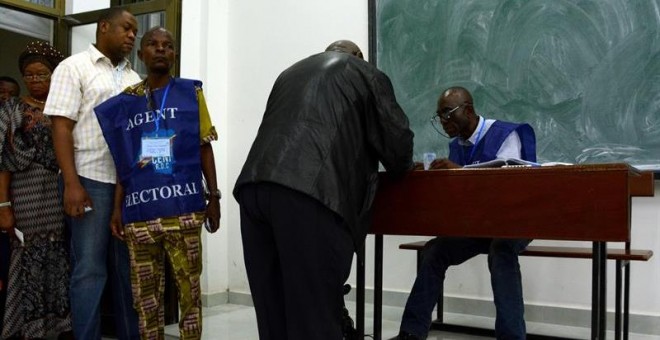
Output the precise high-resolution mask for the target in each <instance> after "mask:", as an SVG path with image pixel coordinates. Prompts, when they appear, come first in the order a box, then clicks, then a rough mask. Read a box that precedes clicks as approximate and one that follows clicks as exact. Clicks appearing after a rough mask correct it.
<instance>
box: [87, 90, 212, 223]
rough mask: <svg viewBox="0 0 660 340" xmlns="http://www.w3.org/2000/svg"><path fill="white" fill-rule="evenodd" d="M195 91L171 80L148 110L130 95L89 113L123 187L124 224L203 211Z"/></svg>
mask: <svg viewBox="0 0 660 340" xmlns="http://www.w3.org/2000/svg"><path fill="white" fill-rule="evenodd" d="M195 86H197V87H201V86H202V83H201V82H200V81H197V80H188V79H180V78H179V79H172V80H171V81H170V85H169V89H167V88H166V87H165V88H161V89H157V90H153V91H152V92H151V98H152V100H151V106H152V108H153V109H151V110H150V109H148V107H149V106H148V105H149V103H148V101H147V96H145V95H136V94H132V93H129V91H125V92H122V93H121V94H119V95H117V96H115V97H112V98H110V99H108V100H107V101H105V102H103V103H102V104H100V105H99V106H97V107H96V108H94V111H95V112H96V116H97V118H98V121H99V124H100V125H101V130H103V136H104V137H105V140H106V142H107V143H108V146H109V148H110V153H111V154H112V158H113V159H114V161H115V166H116V168H117V177H118V180H119V182H120V183H121V185H122V186H123V187H124V195H125V196H124V202H123V206H122V221H123V223H124V224H127V223H132V222H138V221H148V220H153V219H156V218H162V217H175V216H180V215H183V214H187V213H192V212H197V211H203V210H204V209H205V200H204V196H203V193H204V190H203V187H202V168H201V159H200V147H199V146H200V135H199V104H198V101H197V93H196V90H195ZM165 93H167V95H166V98H165V103H164V105H163V106H162V108H163V110H162V112H161V105H162V104H163V96H164V95H165ZM154 141H157V142H160V143H157V144H153V143H154ZM150 145H152V146H153V145H157V146H158V147H150ZM145 155H146V156H145Z"/></svg>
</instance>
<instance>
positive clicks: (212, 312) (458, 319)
mask: <svg viewBox="0 0 660 340" xmlns="http://www.w3.org/2000/svg"><path fill="white" fill-rule="evenodd" d="M348 308H349V311H350V315H351V316H352V317H355V304H354V303H351V304H349V306H348ZM370 310H371V306H368V307H367V313H369V311H370ZM402 313H403V309H402V308H396V307H385V308H383V333H382V334H383V339H392V338H394V337H395V336H396V334H397V333H398V330H399V322H400V318H401V314H402ZM445 321H446V322H449V323H457V324H463V325H471V326H481V327H485V328H492V327H493V324H494V321H493V319H489V318H480V317H466V316H464V315H457V314H454V315H451V314H445ZM372 322H373V321H372V319H371V318H370V315H367V320H366V326H365V327H366V333H368V334H371V333H372ZM527 328H528V332H529V333H534V334H543V335H551V336H557V337H569V338H575V339H588V338H589V337H590V331H589V329H586V328H575V327H557V326H553V325H548V324H538V323H527ZM165 333H166V334H167V335H166V339H168V340H171V339H177V338H178V328H177V325H169V326H167V327H166V328H165ZM368 338H370V337H365V339H368ZM607 338H608V339H614V336H613V333H612V332H609V334H608V336H607ZM202 339H204V340H221V339H227V340H258V339H259V336H258V334H257V321H256V318H255V314H254V310H253V309H252V307H248V306H242V305H230V304H227V305H220V306H216V307H212V308H205V309H204V332H203V336H202ZM428 339H430V340H439V339H453V340H471V339H472V340H474V339H489V338H488V337H479V336H472V335H461V334H456V333H447V332H439V331H432V332H431V333H430V334H429V337H428ZM630 339H631V340H660V336H648V335H638V334H630Z"/></svg>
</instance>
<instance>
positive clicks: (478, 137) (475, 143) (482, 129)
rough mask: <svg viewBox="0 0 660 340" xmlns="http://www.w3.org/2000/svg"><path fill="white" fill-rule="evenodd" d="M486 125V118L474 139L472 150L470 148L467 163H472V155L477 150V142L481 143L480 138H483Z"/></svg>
mask: <svg viewBox="0 0 660 340" xmlns="http://www.w3.org/2000/svg"><path fill="white" fill-rule="evenodd" d="M485 125H486V120H485V119H484V123H483V124H481V127H480V128H479V132H478V133H477V138H476V139H475V140H474V143H473V144H472V150H470V158H468V159H467V162H466V164H471V162H472V157H474V152H475V151H476V150H477V144H479V140H480V139H481V133H482V132H483V131H484V126H485Z"/></svg>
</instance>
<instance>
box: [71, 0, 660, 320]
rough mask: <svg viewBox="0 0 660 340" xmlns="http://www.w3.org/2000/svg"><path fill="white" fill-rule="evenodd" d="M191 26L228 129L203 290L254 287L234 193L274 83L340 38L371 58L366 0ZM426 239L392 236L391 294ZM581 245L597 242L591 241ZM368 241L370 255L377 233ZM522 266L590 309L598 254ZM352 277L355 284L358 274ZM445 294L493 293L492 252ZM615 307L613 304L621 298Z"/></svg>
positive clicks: (267, 1)
mask: <svg viewBox="0 0 660 340" xmlns="http://www.w3.org/2000/svg"><path fill="white" fill-rule="evenodd" d="M75 2H76V3H78V2H83V0H75ZM182 26H183V29H182V42H181V43H182V44H181V45H182V46H181V61H182V62H181V75H182V76H183V77H190V78H199V79H202V80H203V81H204V84H205V85H204V87H205V93H206V96H207V100H208V103H209V108H210V110H211V112H212V118H213V121H214V123H215V124H216V126H217V127H218V128H219V130H218V131H219V133H220V136H221V139H220V142H218V143H216V144H215V145H214V148H215V156H216V163H217V170H218V175H219V180H220V188H221V189H222V191H223V194H224V198H223V200H222V211H223V215H222V220H221V230H220V231H219V232H218V233H217V234H215V235H210V236H207V237H206V239H205V257H204V258H205V263H204V266H205V267H204V273H203V290H204V293H205V294H206V295H207V296H213V295H214V294H220V293H223V292H226V291H227V290H228V291H230V292H235V293H248V292H249V286H248V283H247V279H246V275H245V267H244V263H243V254H242V246H241V237H240V225H239V222H240V220H239V210H238V205H237V204H236V202H235V200H234V199H233V197H232V196H231V190H232V188H233V184H234V181H235V180H236V177H237V175H238V173H239V171H240V169H241V166H242V164H243V162H244V160H245V158H246V156H247V152H248V150H249V148H250V145H251V143H252V141H253V139H254V136H255V134H256V131H257V128H258V126H259V123H260V121H261V116H262V114H263V110H264V107H265V103H266V100H267V96H268V93H269V91H270V88H271V86H272V83H273V82H274V80H275V78H276V77H277V75H278V74H279V73H280V72H281V71H282V70H284V69H285V68H286V67H288V66H289V65H291V64H292V63H294V62H295V61H297V60H299V59H301V58H304V57H306V56H308V55H311V54H314V53H317V52H319V51H322V50H323V49H324V48H325V47H326V46H327V45H328V44H329V43H330V42H332V41H334V40H337V39H351V40H353V41H355V42H356V43H357V44H358V45H359V46H360V47H362V49H363V52H364V54H365V55H368V51H367V39H368V36H367V2H366V0H363V1H355V0H335V1H325V0H308V1H297V0H280V1H271V0H253V1H240V0H209V1H184V2H183V25H182ZM439 142H442V141H439ZM656 193H657V194H658V196H659V197H655V198H635V199H634V200H633V213H632V222H633V240H632V242H633V245H634V247H636V248H647V249H653V250H656V253H659V252H657V250H659V248H660V247H659V245H660V209H658V207H659V206H660V187H659V186H658V185H656ZM476 208H478V207H476ZM417 239H419V238H415V237H386V238H385V254H386V255H385V276H384V287H385V290H386V291H389V292H394V293H397V292H400V293H406V292H408V291H409V289H410V287H411V286H412V281H413V279H414V275H415V274H414V273H415V256H414V253H413V252H411V251H403V250H399V249H398V244H400V243H402V242H407V241H411V240H417ZM535 243H546V244H554V243H556V242H539V241H535ZM581 244H582V245H586V246H589V244H588V243H581ZM367 247H368V252H369V253H371V251H372V250H373V242H372V239H371V238H369V240H368V242H367ZM659 254H660V253H659ZM372 262H373V261H372V256H371V255H369V256H368V259H367V265H368V266H369V268H370V269H371V268H373V266H372ZM658 263H659V262H658V260H657V259H656V258H653V259H652V260H651V261H650V262H649V263H634V264H633V267H632V273H633V274H632V296H631V307H630V308H631V312H632V313H634V314H635V313H637V314H643V315H645V316H655V317H657V316H660V290H658V289H657V288H656V287H658V286H660V266H659V265H658ZM521 266H522V271H523V281H524V289H525V301H526V303H528V304H540V305H547V306H561V307H566V308H577V309H585V310H586V309H590V306H591V301H590V299H591V285H590V277H591V266H590V262H589V261H579V260H563V259H541V258H523V259H521ZM608 269H609V272H610V277H609V278H608V280H609V282H610V287H612V285H613V282H614V277H613V265H612V264H609V267H608ZM350 282H351V283H353V284H354V282H355V279H354V275H352V276H351V279H350ZM372 282H373V276H372V275H371V272H368V273H367V285H368V286H372V285H373V283H372ZM445 291H446V294H448V295H454V296H459V297H467V298H474V299H490V296H491V290H490V283H489V275H488V270H487V267H486V263H485V257H478V258H476V259H474V260H471V261H469V262H468V263H465V264H463V265H462V266H460V267H457V268H454V269H451V270H450V271H449V273H448V278H447V282H446V288H445ZM610 292H611V289H610ZM610 295H611V294H610ZM610 298H611V297H610ZM609 305H610V306H611V308H613V303H610V304H609ZM611 308H610V309H611Z"/></svg>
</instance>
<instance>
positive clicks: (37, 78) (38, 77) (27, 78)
mask: <svg viewBox="0 0 660 340" xmlns="http://www.w3.org/2000/svg"><path fill="white" fill-rule="evenodd" d="M48 79H50V73H44V74H30V75H25V76H23V80H25V81H46V80H48Z"/></svg>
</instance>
